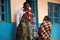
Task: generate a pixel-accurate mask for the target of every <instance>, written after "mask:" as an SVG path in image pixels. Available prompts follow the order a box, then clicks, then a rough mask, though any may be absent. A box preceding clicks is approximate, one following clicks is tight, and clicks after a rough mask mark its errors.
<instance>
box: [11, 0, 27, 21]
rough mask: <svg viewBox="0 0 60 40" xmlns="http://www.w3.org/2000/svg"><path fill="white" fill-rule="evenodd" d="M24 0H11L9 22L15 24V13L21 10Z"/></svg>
mask: <svg viewBox="0 0 60 40" xmlns="http://www.w3.org/2000/svg"><path fill="white" fill-rule="evenodd" d="M25 1H26V0H11V18H12V19H11V20H12V22H15V21H16V14H17V11H18V10H19V9H20V8H22V6H23V3H24V2H25Z"/></svg>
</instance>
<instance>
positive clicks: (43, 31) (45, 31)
mask: <svg viewBox="0 0 60 40" xmlns="http://www.w3.org/2000/svg"><path fill="white" fill-rule="evenodd" d="M38 34H39V40H50V35H51V23H50V22H48V21H43V23H42V24H41V26H40V29H39V32H38Z"/></svg>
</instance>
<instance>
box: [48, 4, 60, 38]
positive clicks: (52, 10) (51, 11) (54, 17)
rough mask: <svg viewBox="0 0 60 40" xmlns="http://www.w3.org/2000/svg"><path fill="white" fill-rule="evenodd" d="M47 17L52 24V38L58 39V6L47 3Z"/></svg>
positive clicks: (59, 28)
mask: <svg viewBox="0 0 60 40" xmlns="http://www.w3.org/2000/svg"><path fill="white" fill-rule="evenodd" d="M48 15H49V17H50V19H51V23H52V34H51V37H52V38H60V4H56V3H48Z"/></svg>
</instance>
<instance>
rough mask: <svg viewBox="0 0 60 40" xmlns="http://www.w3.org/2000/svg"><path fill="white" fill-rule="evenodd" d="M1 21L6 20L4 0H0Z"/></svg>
mask: <svg viewBox="0 0 60 40" xmlns="http://www.w3.org/2000/svg"><path fill="white" fill-rule="evenodd" d="M0 21H4V0H0Z"/></svg>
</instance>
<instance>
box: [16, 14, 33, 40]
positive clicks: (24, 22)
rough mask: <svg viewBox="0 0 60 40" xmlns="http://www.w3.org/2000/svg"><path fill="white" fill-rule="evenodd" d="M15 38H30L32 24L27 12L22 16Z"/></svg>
mask: <svg viewBox="0 0 60 40" xmlns="http://www.w3.org/2000/svg"><path fill="white" fill-rule="evenodd" d="M16 40H32V26H31V23H30V21H29V20H28V15H27V14H24V15H23V16H22V19H21V21H20V24H19V26H18V28H17V35H16Z"/></svg>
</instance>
